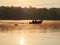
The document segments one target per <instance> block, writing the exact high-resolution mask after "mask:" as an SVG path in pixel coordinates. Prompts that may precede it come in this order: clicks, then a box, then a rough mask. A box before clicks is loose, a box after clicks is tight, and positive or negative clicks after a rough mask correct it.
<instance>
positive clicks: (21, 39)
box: [19, 36, 25, 45]
mask: <svg viewBox="0 0 60 45" xmlns="http://www.w3.org/2000/svg"><path fill="white" fill-rule="evenodd" d="M24 41H25V40H24V37H23V36H21V37H20V41H19V43H20V45H24Z"/></svg>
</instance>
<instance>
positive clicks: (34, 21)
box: [29, 20, 43, 24]
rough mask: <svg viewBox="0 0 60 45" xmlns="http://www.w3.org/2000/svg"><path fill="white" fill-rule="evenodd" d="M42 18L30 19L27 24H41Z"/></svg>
mask: <svg viewBox="0 0 60 45" xmlns="http://www.w3.org/2000/svg"><path fill="white" fill-rule="evenodd" d="M42 21H43V20H39V21H37V20H32V22H29V24H41V23H42Z"/></svg>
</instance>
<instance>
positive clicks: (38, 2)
mask: <svg viewBox="0 0 60 45" xmlns="http://www.w3.org/2000/svg"><path fill="white" fill-rule="evenodd" d="M11 5H13V6H21V7H29V6H33V7H37V8H44V7H47V8H50V7H57V8H60V0H0V6H11Z"/></svg>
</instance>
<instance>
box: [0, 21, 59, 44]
mask: <svg viewBox="0 0 60 45" xmlns="http://www.w3.org/2000/svg"><path fill="white" fill-rule="evenodd" d="M1 22H3V21H1ZM14 24H15V23H11V22H4V23H3V24H2V23H1V24H0V45H60V21H43V23H42V24H28V23H27V21H26V22H25V21H24V23H22V21H21V23H19V24H18V26H15V25H14Z"/></svg>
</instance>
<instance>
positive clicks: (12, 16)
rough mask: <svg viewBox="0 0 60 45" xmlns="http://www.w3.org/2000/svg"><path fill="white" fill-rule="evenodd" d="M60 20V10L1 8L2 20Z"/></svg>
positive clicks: (0, 18) (0, 17)
mask: <svg viewBox="0 0 60 45" xmlns="http://www.w3.org/2000/svg"><path fill="white" fill-rule="evenodd" d="M32 19H39V20H42V19H43V20H60V8H49V9H47V8H35V7H29V8H26V7H25V8H21V7H13V6H12V7H9V6H7V7H5V6H0V20H32Z"/></svg>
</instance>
